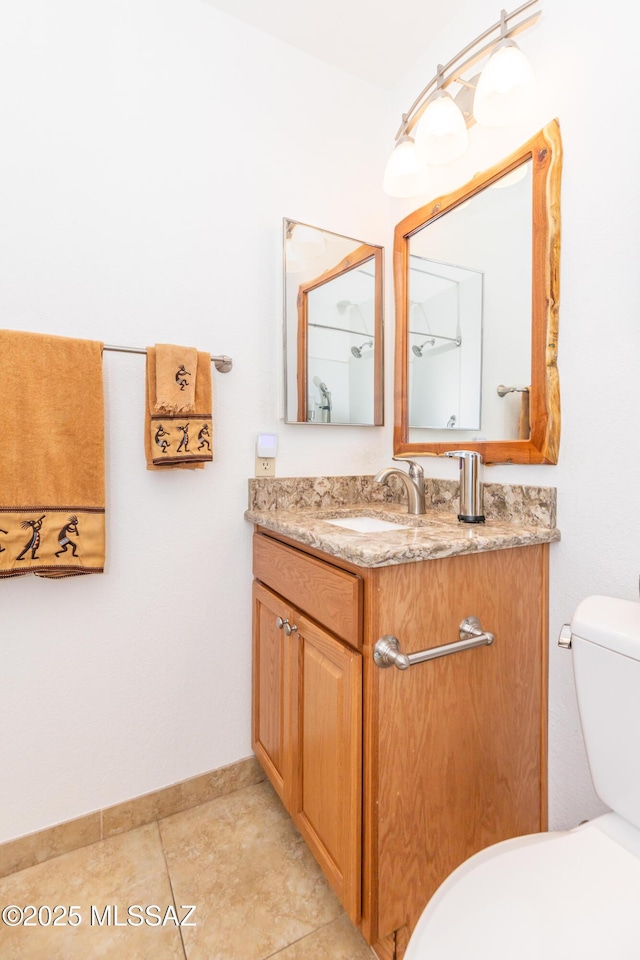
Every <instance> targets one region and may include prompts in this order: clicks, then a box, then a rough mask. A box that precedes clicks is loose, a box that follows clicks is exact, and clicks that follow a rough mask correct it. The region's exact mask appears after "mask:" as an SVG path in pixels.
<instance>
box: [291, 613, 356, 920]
mask: <svg viewBox="0 0 640 960" xmlns="http://www.w3.org/2000/svg"><path fill="white" fill-rule="evenodd" d="M295 623H296V625H297V627H298V629H297V631H296V636H297V638H298V654H297V657H298V659H297V669H296V680H295V684H294V686H295V708H294V709H295V719H294V737H295V748H294V753H295V756H296V762H297V764H298V769H297V772H296V775H295V792H294V798H293V799H294V807H293V811H292V814H293V819H294V822H295V824H296V826H297V827H298V829H299V830H300V833H301V834H302V835H303V837H304V838H305V840H306V841H307V843H308V845H309V847H310V848H311V850H312V851H313V853H314V855H315V857H316V859H317V860H318V862H319V863H320V865H321V866H322V868H323V870H324V873H325V875H326V877H327V878H328V880H329V882H330V883H331V884H332V886H333V888H334V890H335V891H336V893H337V894H338V896H339V898H340V900H341V901H342V904H343V906H344V908H345V910H346V911H347V913H348V915H349V916H350V917H351V919H352V920H353V921H354V922H355V923H357V922H358V920H359V918H360V902H361V897H360V890H361V822H362V794H361V789H362V788H361V784H362V657H361V655H360V654H359V653H358V652H357V651H355V650H353V649H352V648H351V647H348V646H346V645H345V644H343V643H341V642H340V641H338V640H336V639H335V637H333V636H332V635H331V634H329V633H328V632H327V631H325V630H323V629H322V628H321V627H319V626H318V625H317V624H315V623H314V622H313V621H312V620H309V619H307V618H306V617H304V616H303V615H301V614H299V613H297V612H296V613H295Z"/></svg>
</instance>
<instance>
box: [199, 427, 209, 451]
mask: <svg viewBox="0 0 640 960" xmlns="http://www.w3.org/2000/svg"><path fill="white" fill-rule="evenodd" d="M208 438H209V424H207V423H205V425H204V427H203V428H202V430H200V432H199V433H198V440H199V441H200V443H199V444H198V450H204V448H205V447H206V448H207V450H211V444H210V443H209V439H208Z"/></svg>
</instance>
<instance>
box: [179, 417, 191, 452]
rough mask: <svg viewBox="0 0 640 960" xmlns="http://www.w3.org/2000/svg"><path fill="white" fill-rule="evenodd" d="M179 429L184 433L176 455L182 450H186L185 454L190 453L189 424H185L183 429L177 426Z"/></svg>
mask: <svg viewBox="0 0 640 960" xmlns="http://www.w3.org/2000/svg"><path fill="white" fill-rule="evenodd" d="M176 426H177V424H176ZM177 429H178V430H181V431H182V440H181V441H180V443H179V444H178V449H177V450H176V453H180V451H181V450H184V452H185V453H189V424H188V423H185V425H184V426H183V427H180V426H177Z"/></svg>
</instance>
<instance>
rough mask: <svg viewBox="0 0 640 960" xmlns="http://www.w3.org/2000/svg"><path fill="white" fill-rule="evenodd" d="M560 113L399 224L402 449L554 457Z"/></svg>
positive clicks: (488, 457)
mask: <svg viewBox="0 0 640 960" xmlns="http://www.w3.org/2000/svg"><path fill="white" fill-rule="evenodd" d="M561 168H562V144H561V139H560V129H559V125H558V122H557V121H556V120H554V121H552V122H551V123H549V124H548V125H547V126H546V127H545V128H544V129H543V130H541V131H540V132H539V133H538V134H536V136H535V137H533V138H532V139H531V140H530V141H529V142H528V143H526V144H524V145H523V146H522V147H521V148H520V149H519V150H517V151H515V152H514V153H513V154H512V155H511V156H509V157H507V158H506V159H505V160H504V161H503V162H502V163H499V164H497V165H496V166H495V167H492V168H491V169H490V170H487V171H486V172H485V173H481V174H478V175H477V176H476V177H474V179H473V180H472V181H471V182H470V183H468V184H465V185H464V186H463V187H461V188H460V189H459V190H456V191H454V192H453V193H451V194H449V195H447V196H443V197H439V198H438V199H436V200H433V201H432V202H431V203H430V204H428V205H426V206H424V207H421V208H419V209H418V210H415V211H414V212H413V213H411V214H409V215H408V216H407V217H405V219H404V220H402V221H401V222H400V223H399V224H398V225H397V226H396V230H395V240H394V267H395V296H396V369H395V396H396V416H395V429H394V454H395V455H396V456H400V457H402V456H407V457H413V456H421V455H425V454H443V453H445V452H447V451H449V450H455V449H459V448H460V447H462V446H464V448H465V449H468V450H476V451H477V452H479V453H480V454H481V455H482V457H483V459H484V460H485V462H486V463H506V462H511V463H557V458H558V445H559V440H560V391H559V382H558V371H557V365H556V358H557V334H558V298H559V258H560V175H561Z"/></svg>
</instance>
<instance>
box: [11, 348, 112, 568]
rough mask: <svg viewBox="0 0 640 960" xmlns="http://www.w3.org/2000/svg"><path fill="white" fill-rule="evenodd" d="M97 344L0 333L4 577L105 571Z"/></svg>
mask: <svg viewBox="0 0 640 960" xmlns="http://www.w3.org/2000/svg"><path fill="white" fill-rule="evenodd" d="M104 503H105V496H104V400H103V391H102V344H101V343H98V342H96V341H93V340H72V339H69V338H68V337H54V336H49V335H47V334H36V333H21V332H17V331H15V330H0V577H19V576H21V575H23V574H27V573H34V574H36V575H37V576H40V577H73V576H77V575H79V574H81V573H102V572H103V569H104Z"/></svg>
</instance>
